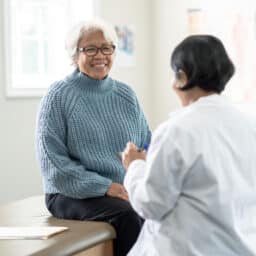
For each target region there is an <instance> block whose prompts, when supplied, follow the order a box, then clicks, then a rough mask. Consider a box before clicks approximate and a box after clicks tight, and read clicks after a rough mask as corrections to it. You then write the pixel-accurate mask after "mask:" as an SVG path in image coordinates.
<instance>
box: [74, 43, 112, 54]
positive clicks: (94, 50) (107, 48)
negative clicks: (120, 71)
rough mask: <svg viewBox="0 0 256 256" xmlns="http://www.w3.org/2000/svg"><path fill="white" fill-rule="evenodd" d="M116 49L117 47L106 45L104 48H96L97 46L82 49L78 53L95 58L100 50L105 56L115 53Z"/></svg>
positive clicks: (78, 49)
mask: <svg viewBox="0 0 256 256" xmlns="http://www.w3.org/2000/svg"><path fill="white" fill-rule="evenodd" d="M115 49H116V47H115V45H105V46H102V47H96V46H88V47H80V48H77V51H78V52H83V53H85V55H86V56H89V57H93V56H95V55H97V54H98V52H99V50H100V51H101V53H102V54H104V55H111V54H113V53H114V51H115Z"/></svg>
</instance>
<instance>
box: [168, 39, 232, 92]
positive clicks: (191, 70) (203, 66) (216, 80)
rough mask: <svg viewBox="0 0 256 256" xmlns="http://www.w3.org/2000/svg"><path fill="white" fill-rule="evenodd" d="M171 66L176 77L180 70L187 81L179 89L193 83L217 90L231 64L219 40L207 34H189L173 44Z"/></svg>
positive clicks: (223, 84) (193, 84) (229, 74)
mask: <svg viewBox="0 0 256 256" xmlns="http://www.w3.org/2000/svg"><path fill="white" fill-rule="evenodd" d="M171 67H172V69H173V71H174V72H175V74H176V75H177V77H179V72H180V71H184V72H185V74H186V76H187V79H188V82H187V84H186V85H185V86H184V87H182V88H180V90H183V91H184V90H189V89H191V88H193V87H195V86H198V87H200V88H201V89H203V90H205V91H214V92H217V93H221V92H222V91H223V90H224V88H225V85H226V83H227V82H228V81H229V79H230V78H231V77H232V76H233V74H234V72H235V67H234V65H233V63H232V61H231V60H230V58H229V57H228V54H227V52H226V50H225V48H224V46H223V44H222V42H221V41H220V40H219V39H218V38H216V37H214V36H211V35H192V36H189V37H187V38H185V39H184V40H183V41H182V42H181V43H180V44H178V45H177V46H176V48H175V49H174V51H173V53H172V56H171Z"/></svg>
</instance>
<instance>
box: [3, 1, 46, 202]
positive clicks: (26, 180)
mask: <svg viewBox="0 0 256 256" xmlns="http://www.w3.org/2000/svg"><path fill="white" fill-rule="evenodd" d="M2 4H3V1H0V12H1V19H0V56H1V58H0V145H1V146H0V204H2V203H3V202H7V201H10V200H15V199H18V198H23V197H25V196H29V195H31V194H38V193H41V188H42V186H41V179H40V174H39V171H38V168H37V165H36V161H35V153H34V130H35V116H36V109H37V104H38V101H39V99H6V98H5V84H4V72H5V71H4V65H3V56H4V49H3V31H2V28H3V19H2V13H3V11H2V10H3V6H2Z"/></svg>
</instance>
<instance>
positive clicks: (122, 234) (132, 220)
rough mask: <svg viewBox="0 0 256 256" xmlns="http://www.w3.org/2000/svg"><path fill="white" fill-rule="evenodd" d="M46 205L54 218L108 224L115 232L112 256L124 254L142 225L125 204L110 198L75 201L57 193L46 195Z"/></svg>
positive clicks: (127, 203)
mask: <svg viewBox="0 0 256 256" xmlns="http://www.w3.org/2000/svg"><path fill="white" fill-rule="evenodd" d="M46 206H47V208H48V210H49V211H50V212H51V214H52V215H53V216H54V217H56V218H61V219H69V220H89V221H103V222H107V223H109V224H111V225H112V226H113V227H114V228H115V231H116V239H115V240H114V255H115V256H125V255H127V253H128V251H129V250H130V249H131V247H132V246H133V244H134V243H135V242H136V240H137V237H138V235H139V232H140V230H141V228H142V225H143V222H144V221H143V219H142V218H141V217H139V216H138V214H137V213H136V212H135V211H134V210H133V209H132V207H131V205H130V203H129V202H127V201H124V200H122V199H119V198H114V197H107V196H104V197H98V198H89V199H75V198H69V197H66V196H63V195H61V194H48V195H46Z"/></svg>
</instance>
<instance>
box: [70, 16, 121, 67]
mask: <svg viewBox="0 0 256 256" xmlns="http://www.w3.org/2000/svg"><path fill="white" fill-rule="evenodd" d="M98 31H100V32H102V33H103V35H104V37H105V39H106V40H107V41H109V42H110V43H112V44H114V45H115V46H116V45H117V42H118V37H117V34H116V31H115V29H114V27H113V26H112V25H110V24H108V23H106V22H104V21H102V20H99V19H94V20H90V21H82V22H79V23H78V24H76V25H75V26H73V27H72V28H71V30H70V31H69V32H68V34H67V37H66V42H65V48H66V50H67V52H68V55H69V57H70V59H71V61H72V63H73V64H75V58H76V56H77V47H78V44H79V42H80V41H81V39H82V38H83V37H85V36H87V35H89V34H91V33H93V32H98Z"/></svg>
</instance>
